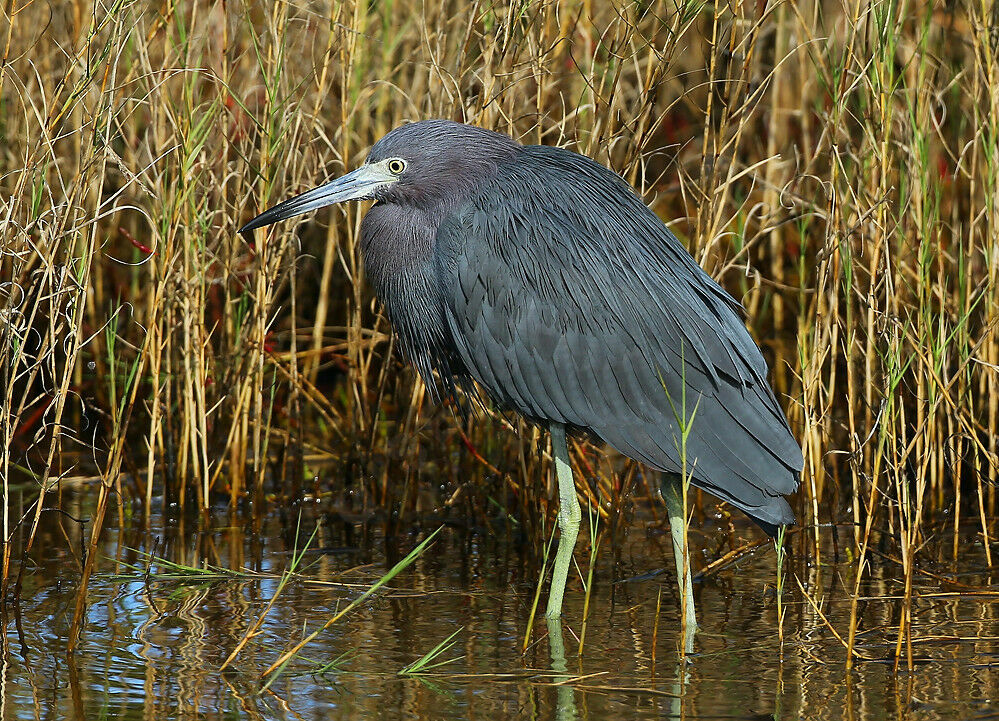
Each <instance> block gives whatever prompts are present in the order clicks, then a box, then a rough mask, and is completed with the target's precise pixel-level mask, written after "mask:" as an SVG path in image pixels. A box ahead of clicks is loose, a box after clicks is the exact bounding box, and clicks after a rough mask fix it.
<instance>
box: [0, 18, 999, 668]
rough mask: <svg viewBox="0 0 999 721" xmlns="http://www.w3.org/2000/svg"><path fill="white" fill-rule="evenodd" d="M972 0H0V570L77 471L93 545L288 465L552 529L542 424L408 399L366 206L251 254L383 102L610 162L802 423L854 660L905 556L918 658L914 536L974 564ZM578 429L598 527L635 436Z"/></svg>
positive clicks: (986, 484)
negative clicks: (595, 436)
mask: <svg viewBox="0 0 999 721" xmlns="http://www.w3.org/2000/svg"><path fill="white" fill-rule="evenodd" d="M997 13H999V10H997V9H996V6H994V5H993V4H992V3H991V2H980V3H979V2H960V3H956V4H953V5H951V6H947V7H944V6H940V5H938V4H934V3H926V2H899V3H871V2H868V1H865V0H857V1H856V2H851V1H844V2H842V3H836V2H805V1H803V0H802V1H798V0H788V1H786V2H777V3H742V2H729V3H723V2H717V1H716V2H714V3H705V4H693V3H690V4H681V5H677V4H675V3H674V2H671V1H669V0H666V1H661V0H650V1H649V2H645V3H625V2H610V3H602V2H601V3H598V2H592V0H567V1H565V2H523V3H514V4H512V5H506V4H489V3H482V2H466V1H461V2H458V1H455V2H430V3H416V2H412V0H387V1H386V2H381V3H377V4H373V3H363V2H349V1H348V2H330V3H325V2H316V3H296V4H288V3H253V4H250V3H233V2H167V3H162V4H159V5H158V6H156V7H153V6H152V5H150V4H147V3H140V2H135V1H134V0H113V1H112V2H110V3H104V4H100V3H90V2H83V1H82V0H73V1H71V2H67V3H61V4H43V3H33V2H26V1H23V0H9V2H7V3H6V4H5V5H4V7H3V9H2V14H0V46H2V48H3V55H2V58H3V60H2V62H0V138H2V141H0V239H2V251H0V315H2V323H0V336H2V342H0V392H2V399H0V436H2V441H3V442H2V444H0V476H2V478H3V491H4V494H5V498H7V499H9V498H10V493H11V492H12V489H14V488H15V487H25V488H27V489H29V492H30V493H32V494H35V496H36V501H35V503H34V504H33V506H32V507H31V509H30V510H29V512H28V513H27V514H26V515H25V516H24V517H13V516H12V515H11V513H12V512H11V504H10V503H6V504H5V505H4V517H3V538H4V539H6V540H5V543H4V545H3V561H2V579H3V590H4V594H5V596H9V595H10V594H13V595H15V596H16V591H17V587H18V586H17V583H18V580H17V579H18V578H19V576H18V574H19V571H20V570H21V569H23V566H21V565H19V564H18V563H17V559H16V558H12V556H11V548H12V547H13V543H12V542H11V541H13V540H14V539H15V538H17V539H19V541H20V544H19V548H20V549H22V551H24V549H28V548H30V547H31V544H32V542H33V539H34V532H35V529H36V528H37V523H38V520H39V517H40V515H41V514H42V513H43V511H44V509H49V508H58V506H59V498H60V495H61V493H62V492H63V489H64V488H65V487H66V486H67V485H68V484H77V485H82V487H83V492H86V493H93V494H94V495H95V498H96V502H95V506H94V508H95V512H94V514H93V516H92V517H91V518H90V521H91V522H90V524H89V526H88V533H90V534H91V538H92V545H91V548H92V549H95V548H96V542H97V539H98V537H99V535H100V534H101V532H102V529H103V528H104V527H106V526H107V525H108V524H109V523H111V524H114V523H118V524H122V523H124V522H125V519H126V516H133V515H136V514H145V517H146V519H148V518H149V514H150V512H151V511H152V510H153V509H154V507H155V505H154V504H162V505H163V506H164V507H166V506H167V505H170V504H176V505H177V506H178V507H179V508H181V509H186V510H187V511H189V512H193V511H198V512H200V513H202V514H207V513H212V512H223V511H224V510H225V509H230V510H232V511H233V512H238V510H239V509H241V508H243V507H244V501H247V500H252V501H255V505H254V506H253V508H254V509H260V508H262V507H263V505H264V503H263V502H264V501H266V500H267V499H269V498H272V497H274V496H275V495H276V497H277V498H278V499H288V498H297V497H299V496H301V495H302V494H304V493H318V494H320V495H322V496H324V497H327V498H333V499H338V500H341V501H342V500H343V499H345V498H348V497H349V498H351V499H354V500H352V501H351V503H352V504H354V505H355V506H357V507H359V508H361V509H364V510H369V511H370V510H372V509H379V510H381V511H384V512H387V513H388V516H387V517H388V518H397V517H398V518H402V519H405V518H406V517H408V516H411V515H412V514H414V513H420V512H426V511H434V512H437V513H442V512H446V513H450V514H452V516H455V517H464V518H478V517H481V516H483V515H491V516H495V515H497V514H498V513H502V514H506V515H507V516H509V517H511V518H516V519H517V520H518V522H519V523H521V524H523V527H524V528H525V529H527V531H528V532H529V533H531V534H533V535H535V536H537V537H538V538H542V537H543V536H544V533H545V529H546V528H550V519H551V517H552V514H553V512H554V509H553V504H552V502H551V499H552V498H553V494H552V492H551V489H550V488H548V487H546V485H545V484H544V483H542V482H539V480H538V479H539V478H543V477H546V476H545V472H546V470H545V469H546V468H547V465H546V464H547V459H546V457H545V454H544V453H543V450H544V449H541V448H539V439H540V436H539V434H538V432H537V431H536V430H535V429H532V428H530V427H528V426H526V425H524V424H523V423H521V422H519V421H516V420H511V419H508V418H506V417H504V416H502V415H501V414H493V417H492V421H490V422H485V421H484V419H483V418H481V417H475V418H473V419H471V420H470V421H467V422H461V421H458V420H456V419H454V418H453V417H452V414H450V413H449V412H447V410H438V409H434V408H433V407H432V405H431V404H430V402H429V399H427V398H426V397H425V394H424V389H423V387H422V385H421V384H420V383H419V381H418V380H416V379H415V378H414V374H413V373H412V372H411V371H409V370H407V369H405V368H404V366H403V365H402V364H400V363H399V361H398V359H397V358H396V357H395V356H394V355H393V352H392V341H391V336H390V334H389V328H388V326H387V323H386V320H385V318H384V317H383V316H382V315H381V313H380V311H379V309H378V308H377V307H376V306H375V305H374V304H373V302H372V299H371V296H370V292H369V291H368V290H367V288H366V286H365V283H364V280H363V274H362V270H361V263H360V257H359V253H358V245H357V238H358V228H359V221H360V218H361V216H362V209H361V208H358V207H346V208H344V209H343V210H335V211H333V212H332V213H331V214H329V213H320V214H319V217H318V219H317V220H310V221H308V222H303V223H302V224H300V225H299V226H298V227H292V225H291V224H283V225H282V226H279V227H277V228H275V229H273V230H272V231H271V232H269V233H268V234H267V236H266V240H265V241H262V242H261V244H260V245H258V246H252V245H249V244H247V243H246V242H245V241H244V240H242V239H241V238H239V237H238V236H237V235H236V234H235V229H236V228H237V227H239V225H240V224H241V223H242V222H244V221H245V220H247V219H248V218H249V217H251V216H252V215H254V214H255V213H256V212H258V211H259V210H261V209H262V208H264V207H265V206H267V205H269V204H273V203H274V202H276V201H277V200H278V199H280V198H283V197H285V196H288V195H290V194H292V193H294V192H297V191H301V190H303V189H305V188H307V187H311V186H313V185H315V184H317V182H319V181H321V180H323V179H324V178H326V177H327V176H331V175H335V174H339V173H340V172H342V171H343V170H345V169H348V168H352V167H355V166H356V165H357V164H358V163H360V162H361V161H362V160H363V158H364V155H365V152H366V150H367V148H368V147H369V146H370V145H371V143H372V142H373V141H374V140H376V139H377V138H378V137H380V136H381V135H382V134H384V133H385V132H387V131H388V130H390V129H391V128H393V127H394V126H396V125H398V124H400V123H401V122H403V121H406V120H416V119H420V118H427V117H448V118H453V119H458V120H463V121H466V122H471V123H475V124H479V125H483V126H486V127H490V128H494V129H497V130H500V131H503V132H508V133H510V134H512V135H514V136H515V137H517V138H519V139H520V140H522V141H523V142H525V143H547V144H558V145H565V146H568V147H571V148H573V149H575V150H577V151H579V152H582V153H585V154H587V155H590V156H592V157H594V158H596V159H598V160H599V161H601V162H603V163H605V164H607V165H609V166H611V167H613V168H614V169H615V170H617V171H618V172H620V173H621V174H622V175H623V176H624V177H625V178H627V179H628V180H629V182H631V183H633V184H634V185H635V186H636V187H637V188H638V189H639V190H640V191H641V192H642V193H643V195H644V197H645V198H646V200H647V202H648V203H649V204H650V205H651V207H652V208H653V209H654V210H655V211H656V212H657V213H659V214H660V216H661V217H663V218H665V219H668V220H670V221H671V222H670V224H671V227H672V228H673V230H674V231H675V232H676V233H677V235H678V236H679V237H680V238H681V239H682V240H683V241H684V242H685V243H687V245H688V247H689V248H690V249H691V251H692V252H693V253H694V254H695V256H696V257H697V258H698V259H699V260H700V261H701V262H702V264H704V266H705V267H706V268H707V269H708V270H709V272H711V273H713V274H714V275H715V276H716V277H717V278H719V280H720V281H721V282H722V283H723V284H724V285H725V286H726V287H727V288H729V289H730V290H731V291H732V292H733V294H734V295H735V296H736V297H737V298H739V299H741V300H742V302H743V303H744V304H745V305H746V308H747V310H748V316H747V322H748V323H749V324H750V327H751V329H752V331H753V333H754V336H755V337H756V338H757V340H758V341H759V342H760V344H761V346H762V347H763V348H764V351H765V354H766V355H767V357H768V359H769V361H770V364H771V367H772V377H773V382H774V384H775V388H776V389H777V391H778V395H779V397H780V398H781V399H782V402H783V403H784V404H785V406H786V408H787V409H788V413H789V417H790V419H791V422H792V425H793V427H795V428H796V429H797V432H798V434H799V437H800V438H801V440H802V445H803V447H804V450H805V463H806V472H805V474H804V477H803V479H802V489H801V491H800V493H799V494H798V497H797V498H796V500H795V504H796V508H797V511H798V515H799V519H800V521H801V525H800V528H799V529H798V530H797V531H796V533H795V534H793V536H792V537H791V538H790V539H789V545H790V546H792V547H793V548H794V553H795V562H796V563H801V562H803V561H807V562H808V563H809V566H808V567H809V571H808V573H810V574H813V575H814V574H819V573H822V567H823V563H824V562H825V559H824V558H823V552H822V551H821V550H820V546H819V533H818V529H819V527H820V526H821V525H823V524H835V525H836V527H837V529H838V531H839V534H838V537H839V543H840V545H841V547H842V548H843V549H844V550H845V552H846V553H848V554H850V557H851V558H853V559H854V563H853V565H852V568H853V575H852V577H850V578H847V579H845V580H844V584H845V588H844V590H845V591H847V592H848V593H850V594H851V595H852V598H853V599H854V601H853V603H854V609H853V610H854V613H853V614H852V618H853V621H852V622H851V624H850V628H848V629H841V631H842V632H843V635H844V637H845V639H846V644H847V645H848V646H849V647H850V650H851V653H847V655H846V658H847V659H848V660H847V663H850V659H852V658H853V655H852V647H853V645H854V643H855V637H856V631H857V622H856V619H857V613H856V603H857V600H856V599H857V598H858V597H859V596H860V593H861V587H862V585H863V583H864V579H865V574H866V572H867V568H868V563H869V561H870V559H871V555H872V553H873V552H874V551H876V552H877V553H878V554H880V556H884V557H889V558H891V559H894V560H896V561H897V563H898V565H899V574H898V578H899V580H900V583H901V584H902V592H903V594H904V596H905V599H906V602H905V603H903V604H902V605H901V612H900V616H899V618H898V619H896V620H897V624H898V629H899V633H898V636H897V638H898V647H897V649H896V658H900V659H904V660H907V661H908V662H909V663H910V664H911V662H912V656H911V653H912V652H911V645H910V644H909V639H910V638H911V636H910V634H911V630H912V628H911V626H912V619H911V616H910V615H909V613H910V608H911V605H910V603H909V601H910V599H911V594H912V587H913V586H912V581H913V578H914V577H915V575H916V574H917V573H918V567H919V564H920V563H922V562H929V563H935V564H940V565H941V566H942V567H943V568H947V566H948V564H949V563H952V562H956V561H957V559H958V556H959V553H960V550H961V548H960V543H961V542H962V540H960V539H963V540H965V541H967V539H968V537H969V536H968V532H966V531H967V529H969V528H970V529H972V531H971V533H972V542H975V543H980V544H984V548H985V553H986V557H987V560H988V564H989V566H990V567H991V565H992V563H993V561H992V558H991V551H990V542H991V541H992V539H994V538H995V534H996V529H995V525H994V516H995V512H996V477H997V455H996V451H997V449H996V433H997V430H999V428H997V424H999V395H997V391H999V389H997V385H996V384H997V372H999V340H997V338H996V336H995V333H994V331H995V328H996V324H997V319H999V315H997V314H999V311H997V298H996V295H997V289H999V284H997V271H996V267H997V262H996V258H997V255H996V253H997V247H996V241H997V237H999V183H997V175H999V60H997V56H999V52H997V50H999V48H997V46H999V30H997V27H999V18H997ZM258 237H260V238H263V235H262V234H261V235H260V236H258ZM511 425H512V426H514V427H513V428H512V429H511V428H510V426H511ZM511 430H512V431H516V432H511ZM573 450H574V454H575V457H576V460H577V462H578V465H579V467H580V470H581V471H582V473H581V474H580V478H581V480H580V482H579V483H580V488H579V492H580V494H581V497H582V500H583V501H584V502H592V503H593V504H594V505H595V506H596V507H597V508H598V509H599V511H600V514H601V523H604V522H605V521H609V523H610V525H609V526H607V527H608V528H610V529H612V530H613V528H614V524H616V523H621V522H623V521H622V514H627V511H628V507H629V503H630V502H631V499H633V498H634V497H635V496H652V495H654V494H655V493H656V490H655V488H654V487H653V488H649V484H648V483H647V480H646V478H647V476H646V474H644V473H642V472H641V469H636V468H635V467H634V466H633V464H630V463H625V462H622V461H621V459H620V458H615V457H613V456H606V455H603V454H598V453H595V452H591V447H590V445H589V444H588V443H584V442H580V443H578V444H576V445H575V447H574V449H573ZM331 469H332V470H331ZM653 485H654V484H653ZM690 503H691V504H692V506H693V507H694V511H695V515H697V516H699V517H700V518H704V517H706V516H712V517H717V516H718V514H719V513H722V514H724V509H722V510H721V511H718V510H716V508H715V505H716V504H715V502H714V501H713V500H711V499H709V498H707V497H705V496H703V495H701V494H700V493H697V492H694V493H692V494H691V498H690ZM257 512H258V511H257V510H254V511H253V513H257ZM393 512H397V513H398V516H395V515H393ZM251 515H252V514H251ZM546 521H547V523H546ZM67 522H70V521H68V520H67ZM723 525H724V524H723ZM974 534H977V535H974ZM931 541H932V542H931ZM95 556H96V554H94V553H91V554H89V555H88V556H87V562H86V565H85V567H84V570H83V576H84V584H83V587H85V585H86V584H85V581H86V577H87V575H88V574H89V573H90V572H91V569H92V564H93V563H94V562H95ZM792 569H793V566H792ZM813 580H814V579H813ZM811 585H812V586H814V587H818V585H817V584H814V583H813V584H811ZM790 587H793V584H792V585H789V588H790ZM82 603H83V593H82V592H81V594H80V604H82Z"/></svg>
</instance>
